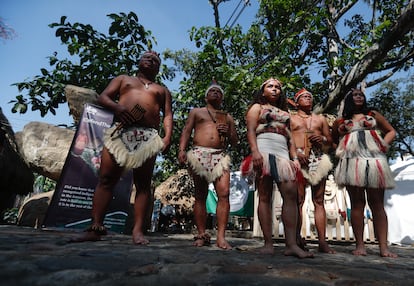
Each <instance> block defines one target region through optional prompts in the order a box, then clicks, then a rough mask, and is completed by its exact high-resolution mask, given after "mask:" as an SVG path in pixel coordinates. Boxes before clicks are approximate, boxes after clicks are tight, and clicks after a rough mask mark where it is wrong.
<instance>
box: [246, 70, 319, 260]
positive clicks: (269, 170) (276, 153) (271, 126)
mask: <svg viewBox="0 0 414 286" xmlns="http://www.w3.org/2000/svg"><path fill="white" fill-rule="evenodd" d="M246 122H247V139H248V142H249V145H250V150H251V155H250V156H249V157H247V158H246V159H245V160H244V161H243V163H242V166H241V170H242V174H244V175H246V176H254V179H255V182H256V187H257V190H258V192H259V205H258V210H257V211H258V217H259V221H260V226H261V228H262V231H263V237H264V246H263V247H262V248H260V249H259V252H260V253H263V254H273V253H274V248H273V240H272V223H273V221H272V210H271V205H272V204H271V202H272V194H273V183H276V184H277V186H278V189H279V190H280V193H281V195H282V198H283V207H282V221H283V226H284V231H285V244H286V250H285V251H284V254H285V255H292V256H297V257H300V258H305V257H313V254H312V253H311V252H306V251H304V250H303V249H301V248H300V247H299V246H298V245H297V242H296V224H297V220H298V207H297V182H296V177H297V174H298V171H299V168H300V164H299V161H298V159H297V154H296V147H295V146H294V144H293V141H291V140H290V130H289V129H290V115H289V113H288V112H287V103H286V97H285V96H284V95H283V93H282V84H281V82H280V81H279V80H277V79H274V78H270V79H268V80H266V81H265V82H264V83H263V84H262V85H261V87H260V91H259V93H258V94H257V95H256V98H255V101H254V103H253V104H252V105H251V106H250V107H249V109H248V110H247V115H246Z"/></svg>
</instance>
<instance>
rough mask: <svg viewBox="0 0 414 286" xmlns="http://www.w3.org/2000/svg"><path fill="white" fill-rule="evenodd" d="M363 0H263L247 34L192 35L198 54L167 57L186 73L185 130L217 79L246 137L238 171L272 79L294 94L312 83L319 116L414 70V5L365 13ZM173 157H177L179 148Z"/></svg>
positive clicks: (223, 30)
mask: <svg viewBox="0 0 414 286" xmlns="http://www.w3.org/2000/svg"><path fill="white" fill-rule="evenodd" d="M363 2H364V1H316V0H314V1H294V0H290V1H289V0H262V1H260V9H259V11H258V14H257V20H256V21H255V23H253V25H252V26H251V27H250V29H249V30H248V31H247V32H245V33H243V32H242V29H241V27H240V26H236V27H234V28H231V29H230V28H228V27H217V25H216V26H214V27H212V26H210V27H201V28H200V29H195V28H193V29H192V30H191V31H190V38H191V39H192V41H193V42H194V44H195V46H196V47H197V48H199V51H198V52H193V53H189V52H188V51H185V50H183V51H178V52H176V53H174V52H171V51H167V52H166V53H165V57H167V58H171V59H173V60H174V63H175V66H176V67H178V68H177V70H180V71H182V72H183V73H184V80H183V82H182V84H181V86H180V91H179V98H177V100H179V101H180V102H181V103H182V104H180V105H179V106H180V107H182V108H180V107H179V108H178V112H177V113H176V126H177V130H181V128H182V126H183V121H184V119H185V115H186V112H188V110H189V109H190V108H191V107H193V106H197V105H200V104H203V94H204V93H203V90H205V88H206V87H207V86H208V84H209V83H210V81H211V78H213V77H214V78H215V79H216V80H217V81H218V82H219V83H220V84H221V85H222V86H223V87H224V89H225V93H226V94H225V97H224V103H225V108H226V109H228V110H229V111H231V112H232V113H233V115H234V117H235V120H236V124H237V125H238V130H239V131H240V135H241V136H240V137H241V138H242V140H241V144H240V150H239V152H238V154H239V156H237V157H235V158H234V161H235V162H234V163H235V164H234V165H235V167H237V166H238V162H239V161H240V160H241V158H242V157H243V156H244V155H245V153H246V152H248V148H247V144H246V140H244V139H245V138H244V137H243V134H245V132H244V131H245V125H244V124H245V123H244V112H245V110H246V107H247V105H248V104H249V102H250V101H251V99H252V93H253V92H254V90H255V88H256V87H258V86H259V85H260V83H261V82H262V81H263V80H264V79H266V78H268V77H270V76H276V77H279V78H280V79H281V80H282V81H283V82H284V91H285V93H286V94H287V96H290V97H292V96H293V94H294V93H295V92H296V91H297V90H298V89H299V88H301V87H304V86H305V87H306V88H308V89H309V90H311V91H312V92H313V94H314V95H315V101H316V103H317V105H316V107H315V110H316V111H317V112H321V113H332V114H335V113H336V107H337V106H338V104H339V103H340V101H341V100H342V99H343V96H344V95H345V91H346V90H348V89H349V88H350V87H354V86H356V85H357V84H358V83H360V82H362V81H365V82H366V86H374V85H375V84H378V83H381V82H383V81H384V80H386V79H388V78H389V77H390V76H392V75H393V74H395V73H396V72H397V71H402V70H406V69H409V68H410V67H412V65H413V56H414V53H413V51H414V41H413V28H414V21H412V20H411V19H413V18H414V17H413V13H414V9H413V3H414V1H413V0H411V1H378V2H376V5H374V6H372V7H371V8H370V7H369V6H359V7H365V9H364V10H363V11H362V12H361V11H360V10H358V9H357V8H358V6H357V5H364V4H363ZM368 9H375V13H374V12H372V13H369V12H368V13H367V11H369V10H368ZM372 11H373V10H372ZM370 15H372V17H371V18H370V17H369V16H370ZM217 43H220V45H218V44H217ZM223 49H224V51H225V52H222V51H223ZM178 134H179V132H178ZM170 155H171V159H173V158H174V157H175V156H176V154H175V151H174V148H173V150H172V152H171V154H170ZM169 162H171V161H168V160H167V161H166V162H164V163H165V164H170V163H169ZM172 162H173V161H172ZM164 167H165V168H166V169H168V167H171V168H174V165H173V164H172V165H170V166H164Z"/></svg>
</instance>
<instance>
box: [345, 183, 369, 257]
mask: <svg viewBox="0 0 414 286" xmlns="http://www.w3.org/2000/svg"><path fill="white" fill-rule="evenodd" d="M347 191H348V194H349V198H350V200H351V223H352V230H353V232H354V237H355V241H356V249H355V250H354V251H353V252H352V253H353V254H354V255H363V256H365V255H367V251H366V249H365V244H364V208H365V190H364V189H363V188H359V187H353V186H347Z"/></svg>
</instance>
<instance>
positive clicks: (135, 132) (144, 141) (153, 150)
mask: <svg viewBox="0 0 414 286" xmlns="http://www.w3.org/2000/svg"><path fill="white" fill-rule="evenodd" d="M115 128H116V125H114V126H112V127H111V128H108V129H107V130H105V133H104V144H105V147H106V148H108V150H109V153H111V154H112V155H113V156H114V158H115V161H116V162H117V163H118V164H119V165H120V166H121V167H124V168H126V169H135V168H138V167H140V166H142V164H144V162H145V161H146V160H148V159H149V158H151V157H153V156H155V155H157V154H158V153H159V152H160V151H161V150H162V148H163V146H164V143H163V141H162V139H161V137H160V136H159V135H158V131H157V130H155V129H154V128H146V127H136V126H131V127H127V128H122V129H121V130H119V132H115V134H114V135H113V136H111V134H112V132H113V131H114V130H115Z"/></svg>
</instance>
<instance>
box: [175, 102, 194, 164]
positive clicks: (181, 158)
mask: <svg viewBox="0 0 414 286" xmlns="http://www.w3.org/2000/svg"><path fill="white" fill-rule="evenodd" d="M194 124H195V111H194V109H193V110H191V111H190V113H189V114H188V118H187V121H186V122H185V126H184V129H183V132H182V133H181V136H180V144H179V146H178V162H179V163H180V164H181V165H183V164H185V163H186V162H187V154H186V148H187V145H188V141H189V140H190V136H191V132H192V131H193V128H194Z"/></svg>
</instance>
